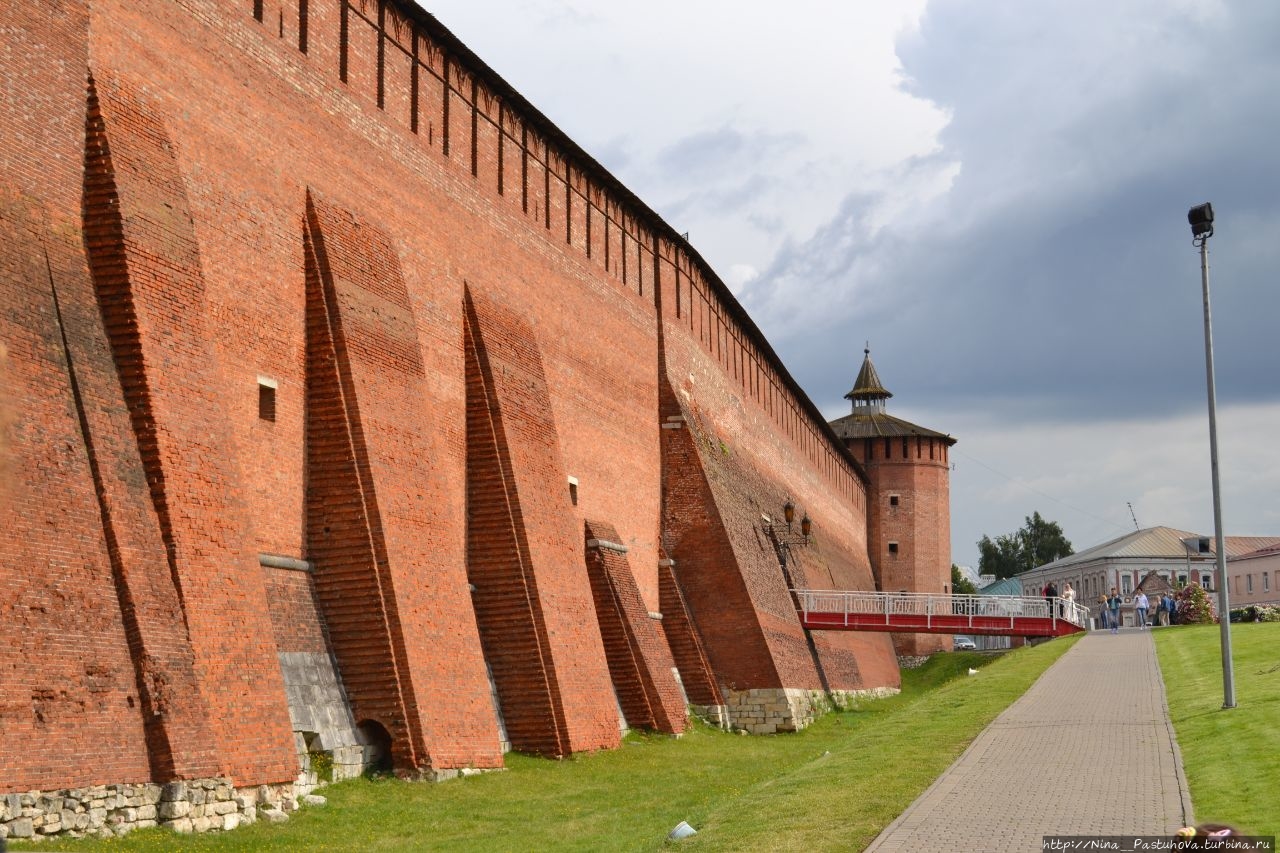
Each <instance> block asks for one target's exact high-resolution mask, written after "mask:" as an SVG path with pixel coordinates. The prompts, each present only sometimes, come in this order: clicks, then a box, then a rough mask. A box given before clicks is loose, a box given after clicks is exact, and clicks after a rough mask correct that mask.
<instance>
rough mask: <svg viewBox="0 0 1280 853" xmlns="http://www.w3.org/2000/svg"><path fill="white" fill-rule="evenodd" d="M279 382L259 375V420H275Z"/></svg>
mask: <svg viewBox="0 0 1280 853" xmlns="http://www.w3.org/2000/svg"><path fill="white" fill-rule="evenodd" d="M277 384H278V383H277V382H276V380H274V379H268V378H267V377H265V376H259V377H258V420H262V421H272V422H274V421H275V419H276V387H277Z"/></svg>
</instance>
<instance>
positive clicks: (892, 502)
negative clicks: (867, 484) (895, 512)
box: [889, 495, 898, 506]
mask: <svg viewBox="0 0 1280 853" xmlns="http://www.w3.org/2000/svg"><path fill="white" fill-rule="evenodd" d="M897 505H898V496H897V495H889V506H897Z"/></svg>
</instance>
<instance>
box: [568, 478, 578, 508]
mask: <svg viewBox="0 0 1280 853" xmlns="http://www.w3.org/2000/svg"><path fill="white" fill-rule="evenodd" d="M569 503H571V504H573V505H574V506H577V505H578V478H577V477H570V478H569Z"/></svg>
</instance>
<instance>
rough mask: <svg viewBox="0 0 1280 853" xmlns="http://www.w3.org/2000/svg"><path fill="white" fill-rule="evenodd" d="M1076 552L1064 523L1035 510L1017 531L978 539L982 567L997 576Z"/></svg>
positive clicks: (1008, 576) (1006, 576) (1039, 564)
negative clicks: (1049, 519) (1050, 519)
mask: <svg viewBox="0 0 1280 853" xmlns="http://www.w3.org/2000/svg"><path fill="white" fill-rule="evenodd" d="M1074 553H1075V550H1074V549H1073V548H1072V547H1071V542H1070V541H1069V540H1068V539H1067V537H1066V536H1065V535H1064V534H1063V532H1062V526H1061V525H1059V524H1058V523H1057V522H1056V521H1048V520H1047V519H1045V518H1044V517H1043V516H1041V515H1040V513H1039V512H1033V513H1031V515H1029V516H1027V517H1026V523H1025V524H1023V525H1022V527H1021V528H1019V529H1018V530H1015V531H1014V532H1013V533H1006V534H1003V535H1000V536H997V537H996V538H995V540H994V541H993V540H992V539H991V537H989V536H987V535H985V534H984V535H983V537H982V538H981V539H979V540H978V571H979V572H980V573H982V574H984V575H986V574H991V575H995V576H996V578H1011V577H1013V576H1014V575H1016V574H1018V573H1019V572H1025V571H1026V570H1027V569H1034V568H1035V567H1036V566H1043V565H1045V564H1046V563H1052V562H1053V561H1054V560H1061V559H1062V558H1063V557H1069V556H1071V555H1072V554H1074Z"/></svg>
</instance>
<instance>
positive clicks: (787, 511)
mask: <svg viewBox="0 0 1280 853" xmlns="http://www.w3.org/2000/svg"><path fill="white" fill-rule="evenodd" d="M782 517H783V518H785V519H786V520H787V526H788V527H790V526H791V522H793V521H795V520H796V505H795V504H793V503H792V502H791V500H790V499H789V498H788V499H787V502H786V503H784V504H783V505H782Z"/></svg>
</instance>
